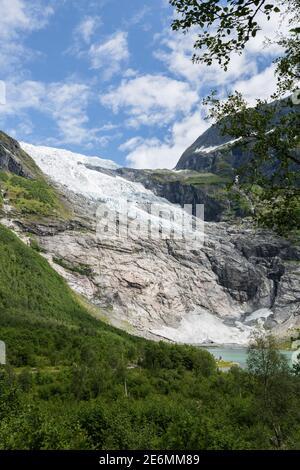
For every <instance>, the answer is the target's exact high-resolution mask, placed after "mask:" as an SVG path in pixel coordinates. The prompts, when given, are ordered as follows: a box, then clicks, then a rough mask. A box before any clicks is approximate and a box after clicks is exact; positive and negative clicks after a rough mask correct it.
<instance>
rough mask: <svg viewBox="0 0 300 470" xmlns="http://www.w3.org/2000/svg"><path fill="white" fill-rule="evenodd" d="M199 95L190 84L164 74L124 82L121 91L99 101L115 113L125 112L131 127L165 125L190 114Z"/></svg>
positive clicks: (117, 89) (111, 92)
mask: <svg viewBox="0 0 300 470" xmlns="http://www.w3.org/2000/svg"><path fill="white" fill-rule="evenodd" d="M198 100H199V97H198V94H197V92H195V91H194V90H192V88H191V87H190V86H189V84H188V83H185V82H182V81H179V80H174V79H171V78H168V77H165V76H163V75H143V76H141V77H136V78H133V79H126V80H123V81H122V82H121V84H120V86H119V87H118V88H115V89H113V90H111V91H110V92H109V93H107V94H106V95H104V96H102V97H101V98H100V101H101V103H102V104H103V105H105V106H107V107H109V108H111V109H112V110H113V112H114V113H118V112H119V111H120V110H124V111H125V112H126V114H128V116H129V119H128V125H129V126H132V127H138V126H140V125H141V124H144V125H154V124H158V125H165V124H167V123H169V122H170V121H172V120H173V119H175V118H176V116H178V114H181V113H183V114H187V113H189V112H190V111H191V109H192V107H193V106H194V105H195V104H196V103H197V102H198Z"/></svg>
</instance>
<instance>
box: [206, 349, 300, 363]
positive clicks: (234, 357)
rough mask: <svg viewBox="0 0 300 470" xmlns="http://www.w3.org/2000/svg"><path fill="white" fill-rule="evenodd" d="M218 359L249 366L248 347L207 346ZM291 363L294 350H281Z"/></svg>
mask: <svg viewBox="0 0 300 470" xmlns="http://www.w3.org/2000/svg"><path fill="white" fill-rule="evenodd" d="M205 349H206V350H207V351H209V352H210V353H211V354H212V355H213V356H214V357H215V358H216V359H222V360H223V361H228V362H236V363H238V364H239V365H240V367H242V368H246V366H247V348H238V347H237V348H234V347H226V346H223V347H222V346H216V347H213V346H212V347H206V348H205ZM280 352H281V353H282V354H283V355H284V356H286V358H287V359H288V361H289V363H290V364H291V358H292V354H293V351H280Z"/></svg>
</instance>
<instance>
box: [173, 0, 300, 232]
mask: <svg viewBox="0 0 300 470" xmlns="http://www.w3.org/2000/svg"><path fill="white" fill-rule="evenodd" d="M170 4H171V5H172V6H174V7H175V9H176V13H177V18H176V19H175V20H174V21H173V23H172V28H173V30H175V31H183V32H184V33H187V32H188V31H192V32H195V33H197V38H196V40H195V42H194V49H195V51H196V52H195V53H194V55H193V57H192V59H193V61H194V62H196V63H199V62H200V63H204V64H206V65H208V66H210V65H212V64H213V62H217V63H218V64H219V65H220V67H222V68H224V69H225V70H227V69H228V67H229V64H230V61H231V59H232V57H233V54H234V53H238V54H242V52H243V51H244V49H245V47H246V45H247V43H248V42H250V41H251V40H253V38H254V37H255V36H256V34H257V32H258V31H260V30H261V29H262V24H263V22H264V21H265V20H266V19H267V21H269V20H271V18H274V17H275V16H277V17H278V15H279V18H280V20H281V21H284V20H285V22H287V23H288V25H289V27H288V29H287V32H285V34H283V33H280V32H278V33H277V37H276V38H275V43H276V44H277V45H278V51H280V52H279V54H278V57H277V58H276V59H275V60H274V63H275V66H276V67H275V74H276V76H277V89H276V91H275V90H274V94H273V95H272V96H271V97H270V98H271V100H272V101H271V102H268V101H267V100H259V99H258V100H257V102H256V105H255V106H254V107H252V108H249V105H248V104H247V102H246V100H245V99H244V98H243V96H242V95H241V94H240V93H238V92H232V93H231V94H230V95H229V96H228V97H227V100H222V101H221V100H220V99H218V98H217V96H216V92H212V94H211V95H210V96H209V97H207V98H206V99H205V100H204V104H206V105H208V106H209V112H208V118H210V119H212V120H213V121H215V122H216V123H217V125H218V126H219V128H220V130H221V132H222V134H224V135H228V136H232V137H234V138H235V139H238V144H237V145H239V147H246V148H247V153H248V154H249V155H250V157H249V158H248V161H247V162H246V164H245V165H244V166H243V167H240V168H239V169H238V174H239V176H240V177H241V178H240V181H241V184H242V185H244V190H246V191H248V192H249V197H253V198H254V200H255V204H254V205H255V208H256V211H255V214H256V218H257V220H258V221H259V223H260V224H265V225H267V226H270V227H271V228H274V229H277V230H279V231H280V232H284V231H288V230H289V229H290V228H292V229H294V228H298V229H300V137H299V129H300V113H299V108H300V105H299V102H300V100H299V96H298V94H299V90H298V87H299V83H300V27H299V23H300V1H299V0H288V1H284V2H283V1H280V0H277V1H273V2H270V1H268V0H267V1H263V0H261V1H258V0H252V1H251V0H249V1H247V0H230V1H228V2H223V1H220V0H209V1H198V0H170ZM269 41H270V40H269ZM273 42H274V39H273ZM266 43H268V40H267V39H266ZM275 99H276V100H277V101H274V100H275ZM253 185H255V191H254V194H253ZM258 186H259V188H260V190H259V191H257V187H258ZM258 195H259V197H258ZM291 201H293V204H292V205H291V203H290V202H291ZM262 208H263V209H264V210H263V211H262ZM291 210H292V212H293V213H291ZM295 211H296V212H295ZM262 212H263V214H268V216H267V217H265V216H264V215H262ZM275 221H276V223H275ZM283 221H284V223H283ZM289 222H290V223H289ZM291 224H292V225H291Z"/></svg>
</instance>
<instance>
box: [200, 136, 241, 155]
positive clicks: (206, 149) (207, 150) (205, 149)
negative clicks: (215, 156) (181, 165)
mask: <svg viewBox="0 0 300 470" xmlns="http://www.w3.org/2000/svg"><path fill="white" fill-rule="evenodd" d="M239 140H241V137H238V138H237V139H232V140H229V141H228V142H226V143H224V144H220V145H212V146H211V147H205V146H204V145H202V147H198V148H196V150H194V152H195V153H210V152H214V151H215V150H221V149H223V148H226V147H227V146H230V145H232V144H234V143H235V142H238V141H239Z"/></svg>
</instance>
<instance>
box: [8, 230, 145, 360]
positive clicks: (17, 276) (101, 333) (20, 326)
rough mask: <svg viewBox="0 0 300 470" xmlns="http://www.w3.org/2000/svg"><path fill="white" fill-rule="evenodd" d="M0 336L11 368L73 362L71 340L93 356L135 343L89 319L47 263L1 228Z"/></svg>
mask: <svg viewBox="0 0 300 470" xmlns="http://www.w3.org/2000/svg"><path fill="white" fill-rule="evenodd" d="M0 337H1V338H2V339H3V340H4V341H6V343H7V345H8V354H9V359H10V362H11V363H12V364H15V365H23V364H25V365H26V364H29V365H31V366H34V365H42V364H49V365H50V364H57V363H58V362H61V363H70V362H72V361H73V360H74V357H76V351H75V356H72V354H69V352H70V349H72V345H73V344H74V339H75V338H76V339H77V340H78V339H80V342H81V343H82V342H84V341H85V340H86V341H87V347H88V344H89V345H90V347H92V348H95V350H96V351H100V349H101V348H102V347H103V348H104V347H106V346H107V347H108V344H109V343H110V344H115V345H116V347H119V346H120V347H121V348H124V349H126V348H129V347H130V345H131V343H132V344H135V343H136V342H138V340H135V339H134V338H129V337H128V336H127V335H126V333H122V332H117V331H116V330H113V329H112V328H110V327H109V326H106V325H105V324H103V323H101V322H99V321H97V320H96V319H94V318H93V317H91V316H90V315H89V313H88V312H87V311H86V310H85V309H84V307H82V306H81V305H80V303H79V302H78V301H77V299H76V297H75V295H74V294H73V292H72V291H71V290H70V289H69V288H68V286H67V285H66V283H65V281H64V280H63V279H62V278H61V277H60V276H59V275H58V274H57V273H56V272H55V271H54V270H53V269H52V268H51V267H50V265H49V264H48V262H47V261H46V260H45V259H43V258H42V257H41V256H40V255H39V254H38V253H37V252H36V251H34V250H33V249H32V248H30V247H27V246H26V245H25V244H24V243H22V242H21V241H20V240H19V239H18V238H17V237H16V236H15V235H14V234H13V233H12V232H11V231H10V230H8V229H7V228H4V227H3V226H0ZM68 342H70V343H69V344H68ZM73 353H74V351H73Z"/></svg>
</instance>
